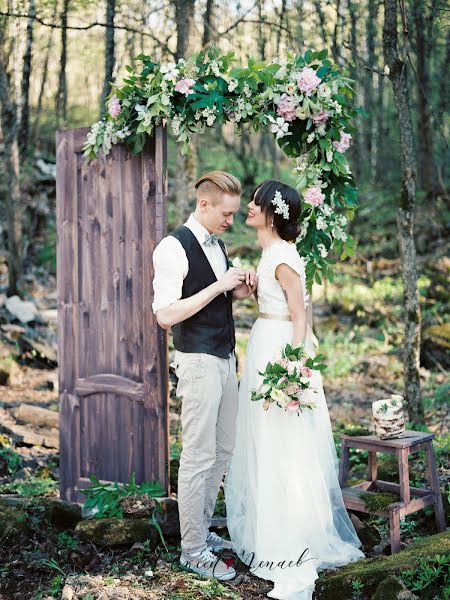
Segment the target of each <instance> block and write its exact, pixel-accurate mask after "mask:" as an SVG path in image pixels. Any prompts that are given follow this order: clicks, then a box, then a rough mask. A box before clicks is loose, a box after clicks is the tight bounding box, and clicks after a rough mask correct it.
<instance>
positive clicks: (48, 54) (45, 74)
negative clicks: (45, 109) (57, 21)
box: [31, 27, 55, 144]
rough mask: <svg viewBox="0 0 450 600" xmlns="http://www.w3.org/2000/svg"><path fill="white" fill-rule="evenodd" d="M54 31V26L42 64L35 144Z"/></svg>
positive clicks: (35, 123) (33, 133) (34, 127)
mask: <svg viewBox="0 0 450 600" xmlns="http://www.w3.org/2000/svg"><path fill="white" fill-rule="evenodd" d="M54 31H55V30H54V29H53V27H52V28H51V29H50V37H49V40H48V46H47V52H46V54H45V59H44V64H43V66H42V81H41V87H40V90H39V98H38V104H37V108H36V116H35V119H34V123H33V131H32V134H31V139H32V142H33V144H36V143H37V140H38V137H39V121H40V118H41V113H42V104H43V101H44V91H45V84H46V83H47V76H48V62H49V59H50V52H51V49H52V45H53V32H54Z"/></svg>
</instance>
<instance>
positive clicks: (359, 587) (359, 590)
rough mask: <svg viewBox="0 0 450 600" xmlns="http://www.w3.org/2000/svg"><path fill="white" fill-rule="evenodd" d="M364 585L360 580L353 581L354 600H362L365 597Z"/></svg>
mask: <svg viewBox="0 0 450 600" xmlns="http://www.w3.org/2000/svg"><path fill="white" fill-rule="evenodd" d="M363 589H364V584H363V582H362V581H360V580H359V579H354V580H353V581H352V600H360V599H361V598H362V597H363Z"/></svg>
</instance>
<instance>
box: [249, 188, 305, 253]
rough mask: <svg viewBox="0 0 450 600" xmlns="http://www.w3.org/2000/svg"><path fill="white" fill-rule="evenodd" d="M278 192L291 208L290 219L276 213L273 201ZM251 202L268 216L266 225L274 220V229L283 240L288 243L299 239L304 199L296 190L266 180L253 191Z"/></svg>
mask: <svg viewBox="0 0 450 600" xmlns="http://www.w3.org/2000/svg"><path fill="white" fill-rule="evenodd" d="M277 191H278V192H280V193H281V196H282V198H283V201H284V202H286V204H287V205H288V207H289V219H285V218H284V217H283V215H282V214H279V213H276V212H275V208H276V206H275V205H274V204H272V200H273V199H274V197H275V192H277ZM250 200H253V201H254V202H255V204H256V205H257V206H260V207H261V211H262V212H263V213H264V214H265V215H266V223H269V221H272V219H273V227H274V229H275V230H276V232H277V233H278V235H279V236H280V238H281V239H283V240H286V241H287V242H291V241H294V240H295V239H297V237H298V236H299V234H300V223H299V219H300V214H301V212H302V199H301V197H300V194H299V193H298V191H297V190H296V189H295V188H293V187H292V186H290V185H287V184H286V183H282V182H281V181H276V180H275V179H266V181H263V182H262V183H261V184H260V185H258V186H257V187H256V188H255V189H254V190H253V192H252V195H251V197H250Z"/></svg>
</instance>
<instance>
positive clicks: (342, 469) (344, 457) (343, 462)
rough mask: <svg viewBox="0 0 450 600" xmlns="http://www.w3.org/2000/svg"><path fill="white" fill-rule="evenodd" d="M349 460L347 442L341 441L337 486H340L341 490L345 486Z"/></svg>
mask: <svg viewBox="0 0 450 600" xmlns="http://www.w3.org/2000/svg"><path fill="white" fill-rule="evenodd" d="M349 458H350V455H349V449H348V445H347V440H346V439H343V440H342V446H341V458H340V461H339V485H340V486H341V488H344V487H345V486H346V485H347V479H348V469H349Z"/></svg>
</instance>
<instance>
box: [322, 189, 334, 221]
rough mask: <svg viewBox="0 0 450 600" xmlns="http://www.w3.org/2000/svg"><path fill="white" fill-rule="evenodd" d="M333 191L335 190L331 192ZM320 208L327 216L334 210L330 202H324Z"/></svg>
mask: <svg viewBox="0 0 450 600" xmlns="http://www.w3.org/2000/svg"><path fill="white" fill-rule="evenodd" d="M331 193H333V191H332V192H331ZM320 210H321V211H322V212H323V214H324V215H325V216H326V217H329V216H330V215H331V213H332V212H333V209H332V208H331V206H330V205H329V204H325V203H324V204H322V206H321V207H320Z"/></svg>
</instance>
